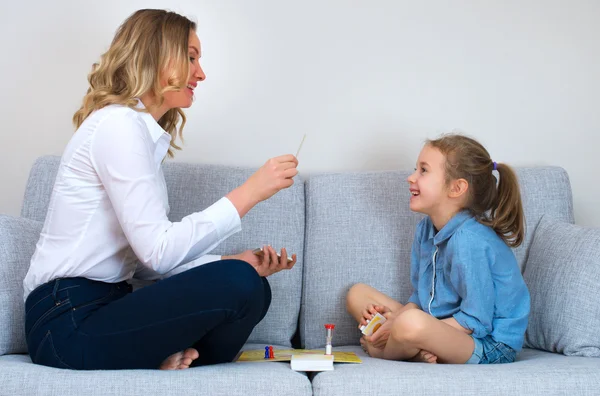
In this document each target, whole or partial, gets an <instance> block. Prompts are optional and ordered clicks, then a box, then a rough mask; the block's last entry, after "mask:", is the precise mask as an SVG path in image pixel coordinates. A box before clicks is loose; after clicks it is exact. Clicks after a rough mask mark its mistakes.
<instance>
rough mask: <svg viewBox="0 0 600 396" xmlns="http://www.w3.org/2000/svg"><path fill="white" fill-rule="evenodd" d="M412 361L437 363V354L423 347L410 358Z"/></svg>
mask: <svg viewBox="0 0 600 396" xmlns="http://www.w3.org/2000/svg"><path fill="white" fill-rule="evenodd" d="M409 361H410V362H418V363H437V356H435V355H434V354H433V353H431V352H427V351H424V350H423V349H421V350H420V351H419V353H417V354H416V355H415V356H413V357H412V358H411V359H409Z"/></svg>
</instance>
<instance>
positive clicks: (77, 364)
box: [24, 10, 298, 369]
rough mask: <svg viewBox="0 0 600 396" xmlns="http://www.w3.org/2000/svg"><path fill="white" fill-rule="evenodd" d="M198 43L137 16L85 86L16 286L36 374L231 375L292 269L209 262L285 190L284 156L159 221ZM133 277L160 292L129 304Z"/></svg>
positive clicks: (177, 25)
mask: <svg viewBox="0 0 600 396" xmlns="http://www.w3.org/2000/svg"><path fill="white" fill-rule="evenodd" d="M195 30H196V25H195V24H194V23H193V22H192V21H190V20H189V19H187V18H185V17H183V16H181V15H178V14H176V13H173V12H166V11H162V10H140V11H137V12H135V13H134V14H133V15H131V16H130V17H129V18H128V19H127V20H126V21H125V22H124V23H123V25H122V26H121V27H120V28H119V30H118V31H117V33H116V36H115V38H114V40H113V42H112V44H111V46H110V48H109V49H108V51H107V52H106V53H105V54H104V55H103V56H102V58H101V60H100V62H99V64H96V65H94V68H93V70H92V72H91V73H90V75H89V78H88V79H89V83H90V87H89V89H88V92H87V95H86V96H85V97H84V99H83V105H82V106H81V108H80V109H79V110H78V111H77V112H76V113H75V116H74V117H73V121H74V123H75V126H76V127H77V131H76V133H75V134H74V135H73V137H72V139H71V141H70V142H69V144H68V145H67V148H66V150H65V152H64V154H63V156H62V160H61V163H60V167H59V170H58V175H57V178H56V182H55V185H54V188H53V191H52V198H51V201H50V205H49V208H48V213H47V216H46V220H45V223H44V227H43V230H42V233H41V236H40V239H39V242H38V244H37V246H36V251H35V254H34V255H33V257H32V259H31V265H30V268H29V271H28V273H27V276H26V277H25V279H24V288H25V299H26V303H25V309H26V329H25V331H26V339H27V345H28V347H29V354H30V356H31V359H32V360H33V362H34V363H38V364H43V365H47V366H53V367H59V368H71V369H135V368H140V369H141V368H159V367H160V368H162V369H183V368H187V367H189V366H190V365H191V364H192V362H194V364H196V365H206V364H214V363H221V362H229V361H231V360H232V359H233V358H234V357H235V356H236V354H237V353H238V351H239V350H240V349H241V347H242V345H243V344H244V343H245V341H246V340H247V338H248V336H249V335H250V333H251V331H252V329H253V328H254V326H256V324H258V322H260V320H261V319H262V318H263V317H264V316H265V314H266V312H267V310H268V308H269V304H270V302H271V290H270V287H269V283H268V282H267V280H266V278H265V277H267V276H269V275H271V274H273V273H275V272H278V271H280V270H283V269H290V268H291V267H292V266H293V265H294V264H295V262H296V258H295V255H294V256H293V260H292V261H291V262H290V263H288V262H287V253H286V251H285V249H283V250H282V252H281V259H279V258H278V257H277V252H275V250H273V248H271V247H265V248H264V252H265V254H264V255H263V257H262V258H259V257H258V256H256V255H254V254H253V253H252V251H250V250H248V251H246V252H243V253H241V254H239V255H237V256H231V257H220V256H209V255H206V253H208V252H210V251H211V250H212V249H213V248H214V247H215V246H217V245H218V244H219V243H220V242H222V241H223V240H225V239H226V238H227V237H229V236H230V235H232V234H233V233H235V232H237V231H239V230H240V218H241V217H243V216H244V215H245V214H246V213H247V212H248V211H249V210H250V209H251V208H252V207H253V206H254V205H256V204H257V203H258V202H260V201H263V200H265V199H267V198H269V197H271V196H272V195H273V194H275V193H277V192H278V191H279V190H281V189H283V188H287V187H289V186H291V185H292V183H293V180H292V178H293V177H294V176H295V175H296V173H297V171H296V166H297V164H298V162H297V160H296V158H295V157H294V156H293V155H284V156H281V157H278V158H274V159H271V160H269V161H267V163H266V164H265V165H264V166H263V167H262V168H260V169H259V170H258V171H257V172H256V173H255V174H254V175H252V176H251V177H250V178H249V179H248V180H247V181H246V182H245V183H244V184H242V185H241V186H239V187H238V188H236V189H235V190H233V191H231V192H230V193H229V194H227V195H226V196H225V197H223V198H221V199H220V200H219V201H218V202H216V203H215V204H213V205H212V206H210V207H209V208H207V209H206V210H204V211H202V212H196V213H192V214H190V215H188V216H186V217H184V218H183V219H182V220H181V221H180V222H176V223H173V222H170V221H169V220H168V218H167V213H168V208H169V205H168V202H167V192H166V185H165V180H164V176H163V173H162V170H161V163H162V161H163V159H164V158H165V156H166V155H167V154H169V155H170V156H172V155H173V151H172V150H173V149H179V147H178V146H177V144H176V143H175V138H176V137H177V135H181V130H182V128H183V125H184V124H185V117H184V116H183V112H182V111H181V108H186V107H190V106H191V105H192V100H193V95H194V90H195V89H196V88H197V85H198V82H200V81H203V80H204V79H205V77H206V76H205V74H204V71H203V70H202V68H201V67H200V63H199V59H200V55H201V48H200V41H199V39H198V36H197V35H196V32H195ZM179 121H181V126H179V127H178V124H179ZM207 188H209V187H208V186H207ZM138 261H139V263H140V265H137V264H136V263H137V262H138ZM185 270H187V271H185ZM134 272H135V273H136V277H141V278H145V279H157V278H163V279H162V280H160V281H159V282H156V283H155V284H153V285H151V286H148V287H145V288H143V289H141V290H139V291H136V292H135V293H131V288H130V287H129V284H128V283H126V281H127V280H129V279H131V278H132V277H133V276H134Z"/></svg>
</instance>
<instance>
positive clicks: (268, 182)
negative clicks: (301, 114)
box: [227, 154, 298, 217]
mask: <svg viewBox="0 0 600 396" xmlns="http://www.w3.org/2000/svg"><path fill="white" fill-rule="evenodd" d="M297 166H298V160H297V159H296V157H294V156H293V155H291V154H287V155H282V156H280V157H276V158H271V159H270V160H268V161H267V162H266V163H265V164H264V165H263V166H261V167H260V169H259V170H257V171H256V172H255V173H254V174H253V175H252V176H250V177H249V178H248V180H246V182H245V183H244V184H242V185H241V186H239V187H238V188H236V189H235V190H233V191H231V192H230V193H229V194H227V198H228V199H229V200H230V201H231V203H233V206H235V208H236V209H237V211H238V213H239V215H240V217H243V216H244V215H245V214H246V213H248V211H249V210H250V209H251V208H252V207H254V205H256V204H257V203H259V202H261V201H264V200H265V199H267V198H270V197H272V196H273V195H274V194H276V193H277V192H279V191H280V190H282V189H284V188H288V187H290V186H291V185H292V184H294V180H293V177H294V176H296V175H297V174H298V170H297V169H296V167H297Z"/></svg>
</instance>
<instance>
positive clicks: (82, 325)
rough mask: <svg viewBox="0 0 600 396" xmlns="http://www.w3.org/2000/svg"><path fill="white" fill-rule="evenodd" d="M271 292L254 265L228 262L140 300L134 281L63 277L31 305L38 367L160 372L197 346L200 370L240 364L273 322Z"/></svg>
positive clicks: (161, 284) (30, 339) (157, 287)
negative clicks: (251, 339) (257, 330)
mask: <svg viewBox="0 0 600 396" xmlns="http://www.w3.org/2000/svg"><path fill="white" fill-rule="evenodd" d="M270 303H271V288H270V286H269V283H268V281H267V280H266V279H265V278H261V277H260V276H259V275H258V273H257V272H256V270H255V269H254V268H252V266H250V264H248V263H246V262H244V261H239V260H223V261H219V262H214V263H209V264H205V265H201V266H199V267H196V268H194V269H191V270H189V271H186V272H183V273H180V274H178V275H175V276H173V277H170V278H167V279H164V280H160V281H158V282H156V283H154V284H152V285H150V286H146V287H144V288H142V289H140V290H137V291H136V292H135V293H132V292H131V287H130V285H129V284H127V283H126V282H120V283H104V282H98V281H92V280H89V279H86V278H62V279H56V280H54V281H51V282H48V283H46V284H43V285H41V286H39V287H38V288H36V289H35V290H34V291H33V292H32V293H31V294H30V295H29V296H28V297H27V301H26V303H25V334H26V339H27V346H28V348H29V354H30V356H31V359H32V360H33V362H34V363H37V364H42V365H45V366H51V367H58V368H67V369H78V370H96V369H155V368H158V367H159V366H160V364H161V363H162V362H163V360H164V359H165V358H167V357H168V356H170V355H172V354H173V353H176V352H178V351H181V350H184V349H186V348H189V347H193V348H196V349H197V350H198V352H199V354H200V357H199V358H198V359H197V360H196V361H194V364H193V365H208V364H216V363H224V362H230V361H232V360H233V359H234V358H235V356H236V355H237V353H238V352H239V351H240V349H241V348H242V346H243V345H244V343H245V342H246V340H247V339H248V336H249V335H250V333H251V332H252V329H254V327H255V326H256V325H257V324H258V322H260V321H261V320H262V318H263V317H264V316H265V315H266V313H267V310H268V309H269V305H270Z"/></svg>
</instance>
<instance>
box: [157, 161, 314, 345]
mask: <svg viewBox="0 0 600 396" xmlns="http://www.w3.org/2000/svg"><path fill="white" fill-rule="evenodd" d="M253 172H254V170H252V169H244V168H235V167H228V166H221V165H193V164H184V163H170V164H165V166H164V173H165V180H166V182H167V187H168V193H169V204H170V206H171V210H170V213H169V218H170V219H171V220H172V221H178V220H180V219H181V218H182V217H184V216H186V215H188V214H190V213H192V212H194V211H198V210H202V209H204V208H206V207H208V206H210V205H211V204H212V203H214V202H216V201H217V200H218V199H220V198H221V197H223V196H224V195H225V194H227V193H228V192H229V191H231V190H233V189H234V188H236V187H238V186H239V185H241V184H242V183H244V181H246V180H247V179H248V177H250V175H252V173H253ZM265 244H270V245H271V246H273V247H274V248H276V249H277V250H279V249H281V248H282V247H285V248H286V249H287V251H288V253H289V254H290V255H291V254H292V253H296V254H297V256H298V261H297V263H296V265H295V266H294V267H293V268H292V269H291V270H289V271H281V272H278V273H276V274H274V275H272V276H270V277H269V278H268V280H269V283H270V285H271V291H272V293H273V295H272V300H271V307H270V308H269V311H268V312H267V315H266V316H265V318H264V319H263V320H262V321H261V322H260V323H259V324H258V325H257V326H256V327H255V328H254V331H253V332H252V334H250V338H249V339H248V342H256V343H264V344H269V343H270V344H278V345H285V346H291V340H292V338H293V336H294V334H295V333H296V329H297V328H298V315H299V313H300V301H301V293H302V267H303V261H304V254H303V252H304V183H303V181H302V180H301V179H300V178H296V179H295V182H294V185H293V186H292V187H290V188H288V189H285V190H282V191H280V192H279V193H277V194H275V195H274V196H273V197H271V198H269V199H268V200H267V201H264V202H261V203H259V204H258V205H256V206H255V207H254V208H253V209H252V210H251V211H250V212H248V214H247V215H246V216H244V218H243V219H242V231H241V232H239V233H237V234H235V235H232V236H231V237H229V238H228V239H227V240H225V241H224V242H223V243H221V244H220V245H219V246H218V247H217V248H216V249H215V250H214V251H213V252H211V254H220V255H228V254H235V253H239V252H242V251H244V250H246V249H254V248H258V247H262V246H263V245H265Z"/></svg>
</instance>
